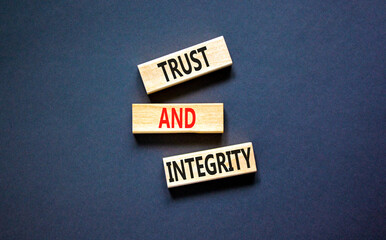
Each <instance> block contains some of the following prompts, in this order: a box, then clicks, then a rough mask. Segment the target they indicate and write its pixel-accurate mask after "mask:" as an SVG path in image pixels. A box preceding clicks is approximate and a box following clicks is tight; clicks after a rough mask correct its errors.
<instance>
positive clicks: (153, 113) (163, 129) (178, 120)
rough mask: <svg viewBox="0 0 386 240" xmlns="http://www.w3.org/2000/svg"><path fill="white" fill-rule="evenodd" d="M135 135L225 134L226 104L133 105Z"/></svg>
mask: <svg viewBox="0 0 386 240" xmlns="http://www.w3.org/2000/svg"><path fill="white" fill-rule="evenodd" d="M132 107H133V116H132V117H133V118H132V120H133V121H132V123H133V133H134V134H136V133H223V132H224V104H222V103H193V104H190V103H189V104H185V103H181V104H133V105H132Z"/></svg>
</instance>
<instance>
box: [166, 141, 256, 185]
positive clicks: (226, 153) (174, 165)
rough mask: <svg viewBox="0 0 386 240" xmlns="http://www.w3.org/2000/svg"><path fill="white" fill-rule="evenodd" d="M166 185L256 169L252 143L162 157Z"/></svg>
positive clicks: (185, 183)
mask: <svg viewBox="0 0 386 240" xmlns="http://www.w3.org/2000/svg"><path fill="white" fill-rule="evenodd" d="M163 163H164V169H165V176H166V182H167V185H168V188H172V187H179V186H183V185H188V184H192V183H199V182H204V181H210V180H214V179H219V178H226V177H231V176H236V175H241V174H247V173H253V172H256V171H257V168H256V162H255V155H254V153H253V146H252V143H251V142H248V143H242V144H237V145H232V146H227V147H221V148H215V149H210V150H205V151H200V152H194V153H187V154H182V155H177V156H173V157H166V158H164V159H163Z"/></svg>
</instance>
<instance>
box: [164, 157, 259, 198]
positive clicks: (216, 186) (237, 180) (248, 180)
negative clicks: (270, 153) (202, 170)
mask: <svg viewBox="0 0 386 240" xmlns="http://www.w3.org/2000/svg"><path fill="white" fill-rule="evenodd" d="M256 164H257V162H256ZM259 182H260V178H259V172H258V171H257V173H249V174H244V175H239V176H234V177H229V178H223V179H218V180H212V181H208V182H201V183H196V184H192V185H186V186H181V187H175V188H170V189H169V192H170V195H171V197H172V198H173V199H175V200H177V199H181V198H185V197H191V196H196V195H201V194H208V193H211V192H218V191H225V190H231V189H234V188H241V187H248V186H252V185H254V184H258V183H259Z"/></svg>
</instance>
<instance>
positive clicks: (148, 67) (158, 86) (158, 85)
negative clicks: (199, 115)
mask: <svg viewBox="0 0 386 240" xmlns="http://www.w3.org/2000/svg"><path fill="white" fill-rule="evenodd" d="M203 47H206V50H205V51H203V52H204V53H202V52H196V53H193V57H194V58H195V59H196V60H198V61H199V62H200V64H201V65H202V66H201V68H200V69H199V70H196V69H198V68H199V63H198V62H197V61H196V62H195V61H194V60H193V59H192V58H191V55H190V54H191V53H192V51H197V50H198V49H201V48H203ZM185 54H186V57H185ZM178 57H180V59H179V58H178ZM205 58H206V59H205ZM171 59H174V60H176V62H175V63H177V65H178V67H177V70H178V71H179V72H180V73H181V74H182V76H181V75H180V74H178V73H177V72H175V71H173V72H174V74H175V76H173V72H172V70H171V67H170V66H169V63H168V60H171ZM205 60H207V62H206V61H205ZM171 61H173V60H171ZM180 61H182V64H181V63H180ZM188 61H189V62H190V64H191V69H192V71H191V72H190V73H187V74H186V73H185V72H184V70H183V69H182V65H184V66H185V69H188V65H189V64H188ZM163 62H165V65H164V66H163V67H164V68H165V69H164V70H163V67H160V66H157V65H158V64H160V63H163ZM175 63H170V64H171V65H172V66H174V65H173V64H175ZM206 63H208V64H209V66H207V64H206ZM230 65H232V59H231V56H230V54H229V51H228V48H227V45H226V43H225V40H224V37H222V36H221V37H218V38H214V39H212V40H209V41H206V42H203V43H200V44H197V45H195V46H192V47H189V48H185V49H183V50H180V51H178V52H175V53H171V54H168V55H166V56H163V57H160V58H157V59H154V60H151V61H149V62H146V63H143V64H140V65H138V70H139V72H140V74H141V77H142V81H143V84H144V85H145V89H146V92H147V94H151V93H154V92H157V91H160V90H162V89H165V88H168V87H171V86H174V85H176V84H179V83H182V82H185V81H188V80H190V79H193V78H196V77H199V76H202V75H204V74H207V73H210V72H213V71H216V70H219V69H221V68H225V67H228V66H230ZM164 71H166V72H164ZM165 74H166V75H167V78H168V81H167V80H166V77H165Z"/></svg>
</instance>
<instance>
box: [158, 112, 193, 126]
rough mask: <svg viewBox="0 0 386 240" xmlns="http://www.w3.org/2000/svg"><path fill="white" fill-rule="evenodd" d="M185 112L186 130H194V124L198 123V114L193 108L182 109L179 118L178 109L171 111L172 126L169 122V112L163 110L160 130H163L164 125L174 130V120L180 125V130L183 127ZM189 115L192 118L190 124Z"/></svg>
mask: <svg viewBox="0 0 386 240" xmlns="http://www.w3.org/2000/svg"><path fill="white" fill-rule="evenodd" d="M184 110H185V117H184V119H185V128H192V127H193V126H194V124H195V123H196V113H195V111H194V110H193V109H192V108H180V111H179V112H180V114H179V116H178V114H177V111H176V108H172V109H171V117H170V119H171V124H170V122H169V117H168V112H167V108H162V113H161V119H160V121H159V125H158V128H162V126H163V125H166V127H167V128H170V125H171V127H172V128H174V126H175V124H174V120H175V121H176V123H177V124H178V127H179V128H182V127H183V119H182V118H183V112H184ZM189 113H190V115H191V116H192V121H191V122H190V123H189V120H188V118H189Z"/></svg>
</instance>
